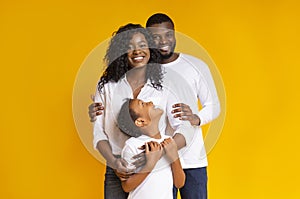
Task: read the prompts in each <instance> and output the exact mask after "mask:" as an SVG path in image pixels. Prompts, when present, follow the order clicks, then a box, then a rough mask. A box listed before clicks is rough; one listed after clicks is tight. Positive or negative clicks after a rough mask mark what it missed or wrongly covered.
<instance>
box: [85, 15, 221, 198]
mask: <svg viewBox="0 0 300 199" xmlns="http://www.w3.org/2000/svg"><path fill="white" fill-rule="evenodd" d="M146 27H147V28H149V30H150V31H151V33H152V35H153V38H154V40H155V43H156V45H157V48H158V49H159V51H160V53H161V55H162V57H163V60H162V63H161V64H162V65H163V67H165V68H168V69H171V70H173V71H174V72H176V73H178V74H179V75H180V77H182V78H181V80H180V81H184V82H185V84H186V83H187V84H188V85H189V86H190V89H189V90H190V91H192V92H188V93H185V90H186V89H185V88H181V87H180V85H181V84H180V81H179V80H178V78H176V79H173V78H172V75H171V73H166V76H167V77H166V79H168V80H169V81H170V82H173V83H174V84H175V86H173V88H175V93H176V94H177V96H180V99H181V101H182V103H180V104H174V105H173V107H174V109H173V111H172V113H173V114H174V117H178V118H180V119H182V120H188V121H190V123H191V124H192V125H195V126H199V128H197V132H196V133H195V137H194V141H193V142H192V144H191V145H190V146H189V148H188V150H186V151H185V152H184V153H183V154H182V156H181V163H182V167H183V169H184V172H185V175H186V182H185V185H184V186H183V187H182V188H181V189H180V195H181V198H182V199H205V198H207V170H206V167H207V158H206V152H205V148H204V142H203V137H202V130H201V128H200V127H201V126H202V125H204V124H207V123H209V122H211V121H212V120H213V119H215V118H216V117H217V116H218V115H219V113H220V103H219V99H218V96H217V92H216V88H215V85H214V81H213V79H212V76H211V73H210V71H209V68H208V66H207V65H206V64H205V63H204V62H202V61H201V60H199V59H197V58H195V57H193V56H190V55H186V54H183V53H176V52H174V50H175V46H176V38H175V33H174V31H175V28H174V23H173V21H172V20H171V19H170V17H168V16H167V15H165V14H161V13H157V14H154V15H152V16H151V17H149V19H148V20H147V23H146ZM198 99H199V100H200V102H201V105H202V109H201V110H200V111H198V110H197V108H196V107H197V102H198ZM104 108H105V107H103V106H102V105H101V104H96V103H95V104H92V105H90V107H89V110H90V117H91V121H92V120H95V115H100V114H102V110H103V109H104ZM175 198H177V189H176V188H174V199H175Z"/></svg>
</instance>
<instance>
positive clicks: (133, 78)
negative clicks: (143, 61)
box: [126, 66, 146, 83]
mask: <svg viewBox="0 0 300 199" xmlns="http://www.w3.org/2000/svg"><path fill="white" fill-rule="evenodd" d="M126 76H127V80H128V82H132V83H145V77H146V66H143V67H138V68H132V69H130V70H129V71H128V72H127V73H126Z"/></svg>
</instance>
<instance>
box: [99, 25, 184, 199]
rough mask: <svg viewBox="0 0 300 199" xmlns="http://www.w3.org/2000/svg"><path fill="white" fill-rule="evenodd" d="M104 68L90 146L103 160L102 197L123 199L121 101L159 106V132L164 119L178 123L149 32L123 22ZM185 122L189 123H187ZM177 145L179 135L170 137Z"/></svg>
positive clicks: (181, 140) (125, 172)
mask: <svg viewBox="0 0 300 199" xmlns="http://www.w3.org/2000/svg"><path fill="white" fill-rule="evenodd" d="M105 61H106V63H107V68H106V70H105V72H104V73H103V75H102V77H101V78H100V81H99V83H98V89H97V92H96V95H95V102H99V103H102V104H103V105H104V107H105V110H104V112H103V114H102V115H100V116H98V118H97V120H96V121H95V123H94V147H95V148H97V149H98V150H99V152H100V153H101V154H102V156H103V157H104V158H105V159H106V161H107V168H106V174H105V191H104V192H105V198H109V199H110V198H113V199H118V198H127V196H128V194H127V193H125V192H124V191H123V189H122V187H121V180H126V179H127V178H128V175H130V174H131V173H132V170H128V169H127V167H126V166H127V163H126V162H125V161H124V160H123V159H121V158H120V154H121V151H122V148H123V146H124V143H125V141H126V140H127V139H128V138H129V136H128V135H126V134H124V133H122V132H121V130H120V129H119V128H118V126H117V115H118V113H119V111H120V109H121V106H122V104H123V103H124V100H125V99H127V98H139V99H141V100H144V101H153V103H155V104H158V105H159V106H161V107H162V109H163V110H165V111H164V115H163V116H162V119H161V122H160V132H165V129H166V123H167V118H168V120H169V122H170V124H171V125H172V127H173V128H174V129H177V131H179V132H181V130H182V129H181V127H182V122H180V121H179V120H178V119H175V118H173V116H172V115H171V109H172V104H175V103H176V102H175V99H176V98H175V97H174V96H173V95H172V93H171V92H170V91H168V90H167V89H166V87H164V88H163V86H162V80H163V73H162V69H161V66H160V64H159V63H160V61H161V60H160V53H159V52H158V51H157V50H156V49H155V43H154V42H153V40H152V37H151V35H150V33H149V32H148V31H147V30H146V29H144V28H142V26H140V25H137V24H127V25H125V26H122V27H120V28H119V30H118V31H117V32H116V34H115V35H114V36H113V38H112V39H111V41H110V44H109V47H108V49H107V52H106V55H105ZM188 125H189V123H188ZM174 139H175V141H176V143H177V145H178V148H181V147H183V146H184V145H185V140H184V138H183V136H182V135H180V134H179V135H178V134H176V136H175V137H174Z"/></svg>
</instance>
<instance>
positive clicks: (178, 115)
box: [173, 113, 182, 118]
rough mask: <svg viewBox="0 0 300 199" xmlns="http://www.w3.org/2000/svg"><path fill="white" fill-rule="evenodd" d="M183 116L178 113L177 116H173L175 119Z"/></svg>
mask: <svg viewBox="0 0 300 199" xmlns="http://www.w3.org/2000/svg"><path fill="white" fill-rule="evenodd" d="M181 116H182V113H177V114H175V115H173V117H174V118H178V117H179V118H180V117H181Z"/></svg>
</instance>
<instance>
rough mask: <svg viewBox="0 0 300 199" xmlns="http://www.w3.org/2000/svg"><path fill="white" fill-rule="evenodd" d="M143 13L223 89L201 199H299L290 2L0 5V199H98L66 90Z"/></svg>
mask: <svg viewBox="0 0 300 199" xmlns="http://www.w3.org/2000/svg"><path fill="white" fill-rule="evenodd" d="M155 12H165V13H167V14H169V15H170V16H171V17H172V18H173V19H174V21H175V24H176V30H177V31H179V32H182V33H184V34H186V35H189V36H190V37H192V38H193V39H195V40H196V41H197V42H199V43H200V44H201V45H202V46H203V47H204V48H205V49H206V50H207V52H208V53H209V54H210V56H211V57H212V58H213V60H214V62H215V63H216V65H217V66H218V69H219V72H220V74H221V75H222V78H223V82H224V85H225V89H226V96H227V99H226V120H225V125H224V128H223V131H222V134H221V136H220V139H219V140H218V143H217V144H216V145H215V147H214V148H213V150H212V151H211V152H210V153H209V155H208V159H209V168H208V176H209V183H208V191H209V198H211V199H241V198H243V199H254V198H255V199H265V198H289V199H290V198H299V197H300V190H299V180H298V179H299V177H300V174H299V171H298V169H299V168H300V163H299V154H298V153H299V152H300V150H299V138H300V136H299V132H300V128H299V122H298V118H299V117H298V112H299V111H300V108H299V100H300V94H299V86H300V84H299V83H300V82H299V74H300V73H299V72H300V69H299V67H300V60H299V59H300V56H299V55H300V53H299V46H300V39H299V35H300V27H299V24H300V23H299V22H300V14H299V13H300V5H299V3H298V1H296V0H294V1H292V0H281V1H279V0H273V1H271V0H260V1H258V0H253V1H241V0H239V1H238V0H229V1H214V0H212V1H202V0H186V1H179V0H151V1H142V2H141V1H120V0H117V1H99V0H98V1H96V0H85V1H58V0H52V1H33V0H32V1H26V2H25V1H20V0H18V1H7V0H3V1H1V2H0V46H1V73H0V89H1V90H0V91H1V103H0V112H1V115H0V116H1V118H0V119H1V120H0V121H1V125H0V133H1V134H0V136H1V137H0V160H1V169H0V179H1V181H0V198H5V199H15V198H31V199H35V198H37V199H38V198H72V199H76V198H78V199H79V198H80V199H82V198H103V173H104V166H103V165H102V164H101V163H100V162H99V161H98V160H97V159H95V158H94V157H93V156H92V155H91V154H90V153H89V152H88V151H87V150H86V148H85V147H84V145H83V144H82V142H81V140H80V138H79V136H78V133H77V130H76V128H75V124H74V121H73V115H72V92H73V85H74V81H75V79H76V74H77V72H78V70H79V68H80V66H81V64H82V62H83V61H84V59H85V58H86V56H87V55H88V54H89V53H90V52H91V50H92V49H93V48H95V46H97V45H98V44H99V43H101V42H102V41H103V40H105V39H107V38H108V37H109V36H110V35H111V33H112V32H113V31H114V30H116V29H117V28H118V27H119V26H120V25H124V24H126V23H128V22H134V23H141V24H145V22H146V19H147V18H148V17H149V16H150V15H151V14H153V13H155ZM86 97H87V98H88V97H89V96H86ZM84 119H86V118H84ZM87 133H90V132H87Z"/></svg>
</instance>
